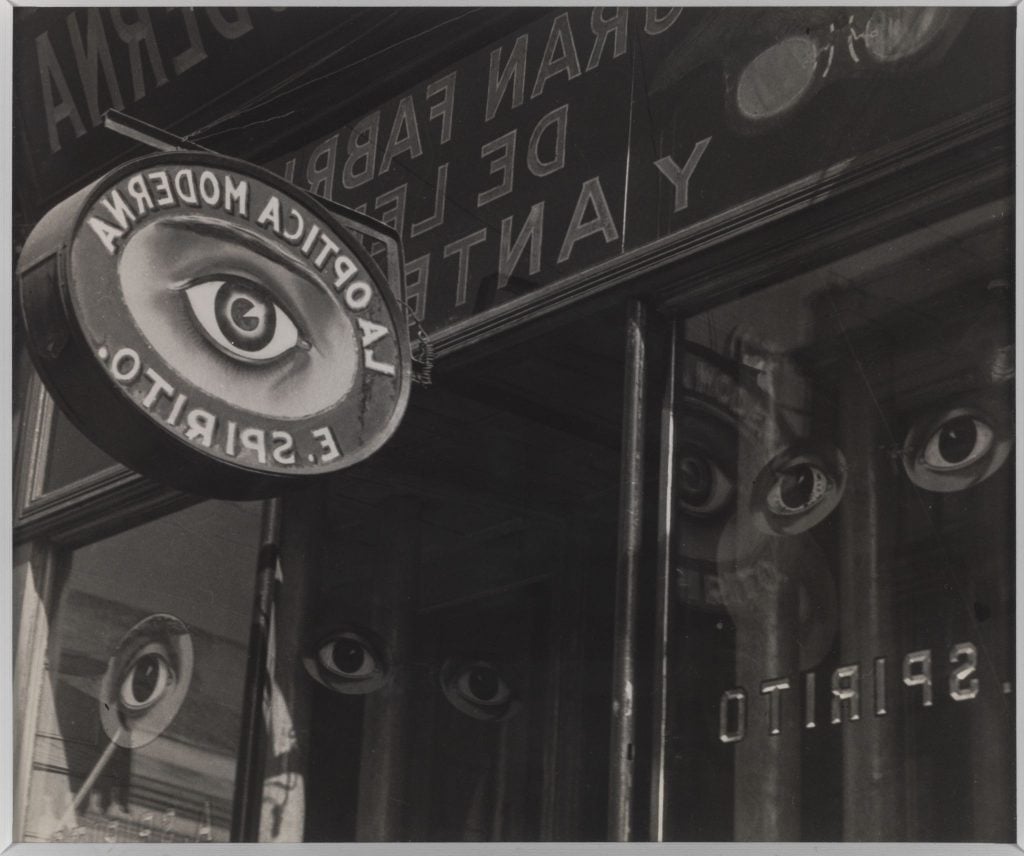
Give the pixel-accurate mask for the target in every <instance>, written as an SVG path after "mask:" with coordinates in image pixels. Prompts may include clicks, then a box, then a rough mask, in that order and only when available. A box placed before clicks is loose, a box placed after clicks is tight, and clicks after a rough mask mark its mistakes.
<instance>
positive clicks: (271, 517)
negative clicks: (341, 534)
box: [231, 498, 282, 842]
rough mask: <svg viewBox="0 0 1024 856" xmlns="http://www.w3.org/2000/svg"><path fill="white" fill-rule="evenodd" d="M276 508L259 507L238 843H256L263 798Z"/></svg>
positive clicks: (272, 503)
mask: <svg viewBox="0 0 1024 856" xmlns="http://www.w3.org/2000/svg"><path fill="white" fill-rule="evenodd" d="M281 509H282V502H281V500H280V499H278V498H275V499H269V500H267V501H266V502H265V503H264V504H263V520H262V523H261V526H260V550H259V556H258V559H257V565H256V588H255V592H254V595H253V609H252V623H251V625H250V629H249V660H248V664H247V665H246V670H245V689H244V691H243V695H242V724H241V737H240V739H239V741H238V761H237V764H236V766H235V797H234V805H233V809H234V810H233V812H232V817H231V840H232V841H239V842H254V841H256V840H257V839H258V838H259V824H260V807H261V804H262V798H263V771H262V769H261V768H262V763H261V758H262V753H263V742H264V734H263V731H264V723H263V695H264V693H265V691H266V685H267V648H268V641H269V638H270V609H271V606H272V604H273V595H274V573H275V571H276V569H277V559H278V532H279V531H280V528H281Z"/></svg>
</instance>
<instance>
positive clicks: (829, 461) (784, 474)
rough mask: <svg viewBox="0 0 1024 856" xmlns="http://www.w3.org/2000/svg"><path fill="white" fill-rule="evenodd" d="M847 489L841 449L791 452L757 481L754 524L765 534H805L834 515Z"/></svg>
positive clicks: (778, 460) (776, 458)
mask: <svg viewBox="0 0 1024 856" xmlns="http://www.w3.org/2000/svg"><path fill="white" fill-rule="evenodd" d="M845 486H846V463H845V460H844V459H843V456H842V453H841V452H840V451H839V450H838V449H827V450H814V451H811V450H799V449H798V450H793V449H788V450H786V451H784V452H783V453H781V454H780V455H777V456H776V457H775V458H774V459H772V460H771V461H770V462H769V463H768V465H767V466H766V467H764V469H762V471H761V473H760V474H759V475H758V477H757V479H756V480H755V481H754V489H753V492H752V494H751V499H750V502H751V513H752V515H753V518H754V522H755V523H756V524H757V526H758V527H759V528H760V529H761V530H762V531H765V532H775V533H779V534H785V535H795V534H797V533H800V532H805V531H807V530H808V529H810V528H811V527H812V526H816V525H817V524H818V523H820V522H821V521H822V520H824V519H825V518H826V517H827V516H828V515H829V514H831V513H832V511H833V510H834V509H835V508H836V506H837V505H838V504H839V501H840V499H842V495H843V490H844V488H845Z"/></svg>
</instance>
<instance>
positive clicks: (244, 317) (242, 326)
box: [214, 283, 277, 352]
mask: <svg viewBox="0 0 1024 856" xmlns="http://www.w3.org/2000/svg"><path fill="white" fill-rule="evenodd" d="M214 314H215V317H216V319H217V325H218V326H219V327H220V331H221V333H223V334H224V338H225V339H227V340H228V341H229V342H230V343H231V344H232V345H234V346H235V347H236V348H240V349H241V350H244V351H254V352H255V351H259V350H261V349H263V348H265V347H266V346H267V345H268V344H269V343H270V342H271V341H272V340H273V338H274V330H275V327H276V326H277V321H276V313H275V312H274V307H273V305H272V304H271V302H270V301H269V300H268V299H267V297H266V296H265V295H263V294H262V293H260V292H259V291H258V290H257V289H255V288H251V287H249V286H246V285H242V284H241V283H230V284H226V285H225V286H224V287H223V288H221V289H220V291H218V292H217V299H216V302H215V304H214Z"/></svg>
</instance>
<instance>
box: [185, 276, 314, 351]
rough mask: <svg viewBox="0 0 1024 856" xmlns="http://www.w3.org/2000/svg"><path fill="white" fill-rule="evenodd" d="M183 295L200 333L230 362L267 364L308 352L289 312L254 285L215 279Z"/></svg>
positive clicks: (236, 278)
mask: <svg viewBox="0 0 1024 856" xmlns="http://www.w3.org/2000/svg"><path fill="white" fill-rule="evenodd" d="M184 291H185V297H186V298H187V299H188V305H189V309H190V310H191V312H192V317H193V318H194V319H195V321H196V324H197V325H198V326H199V329H200V330H201V331H202V333H203V334H204V335H205V336H206V338H207V339H209V340H210V341H211V342H212V343H213V344H214V345H216V346H217V347H218V348H219V349H220V350H221V351H223V352H224V353H225V354H227V355H228V356H230V357H233V358H235V359H237V360H242V361H244V362H249V363H265V362H269V361H270V360H274V359H277V358H278V357H280V356H282V355H283V354H285V353H287V352H288V351H290V350H292V349H293V348H296V347H299V348H306V349H308V348H309V344H308V343H307V342H305V341H304V340H303V339H302V338H301V337H300V335H299V330H298V328H297V327H296V326H295V322H294V321H293V320H292V319H291V317H290V316H289V315H288V313H287V312H285V310H284V309H283V308H282V307H281V306H280V305H279V304H278V303H277V301H275V300H274V298H273V297H272V296H271V295H270V294H269V293H268V292H267V291H266V289H264V288H263V287H262V286H259V285H257V284H256V283H255V282H252V281H251V280H248V279H245V278H243V277H240V276H229V275H224V276H216V277H211V278H209V279H204V280H200V281H198V282H193V283H192V284H190V285H188V286H186V287H185V289H184Z"/></svg>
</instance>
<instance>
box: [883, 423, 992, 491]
mask: <svg viewBox="0 0 1024 856" xmlns="http://www.w3.org/2000/svg"><path fill="white" fill-rule="evenodd" d="M1011 444H1012V440H1011V437H1010V424H1009V418H1008V416H1007V415H1006V413H1005V410H1004V409H1003V408H1001V407H998V405H996V406H988V407H985V406H977V407H952V408H948V409H945V410H942V411H939V413H938V415H937V416H934V417H932V418H927V417H926V418H924V419H920V420H918V421H917V422H916V423H915V425H914V426H913V427H911V429H910V431H909V432H908V433H907V439H906V442H905V443H904V448H903V467H904V469H905V470H906V473H907V475H908V476H909V477H910V480H911V481H912V482H913V483H914V484H915V485H917V486H918V487H920V488H924V489H925V490H928V491H934V492H938V493H951V492H953V491H959V490H964V489H966V488H968V487H971V486H972V485H975V484H978V483H979V482H982V481H984V480H985V479H987V478H988V477H989V476H990V475H992V473H994V472H995V471H996V470H997V469H999V467H1000V466H1002V465H1003V463H1004V462H1005V461H1006V459H1007V457H1008V456H1009V454H1010V447H1011Z"/></svg>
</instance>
